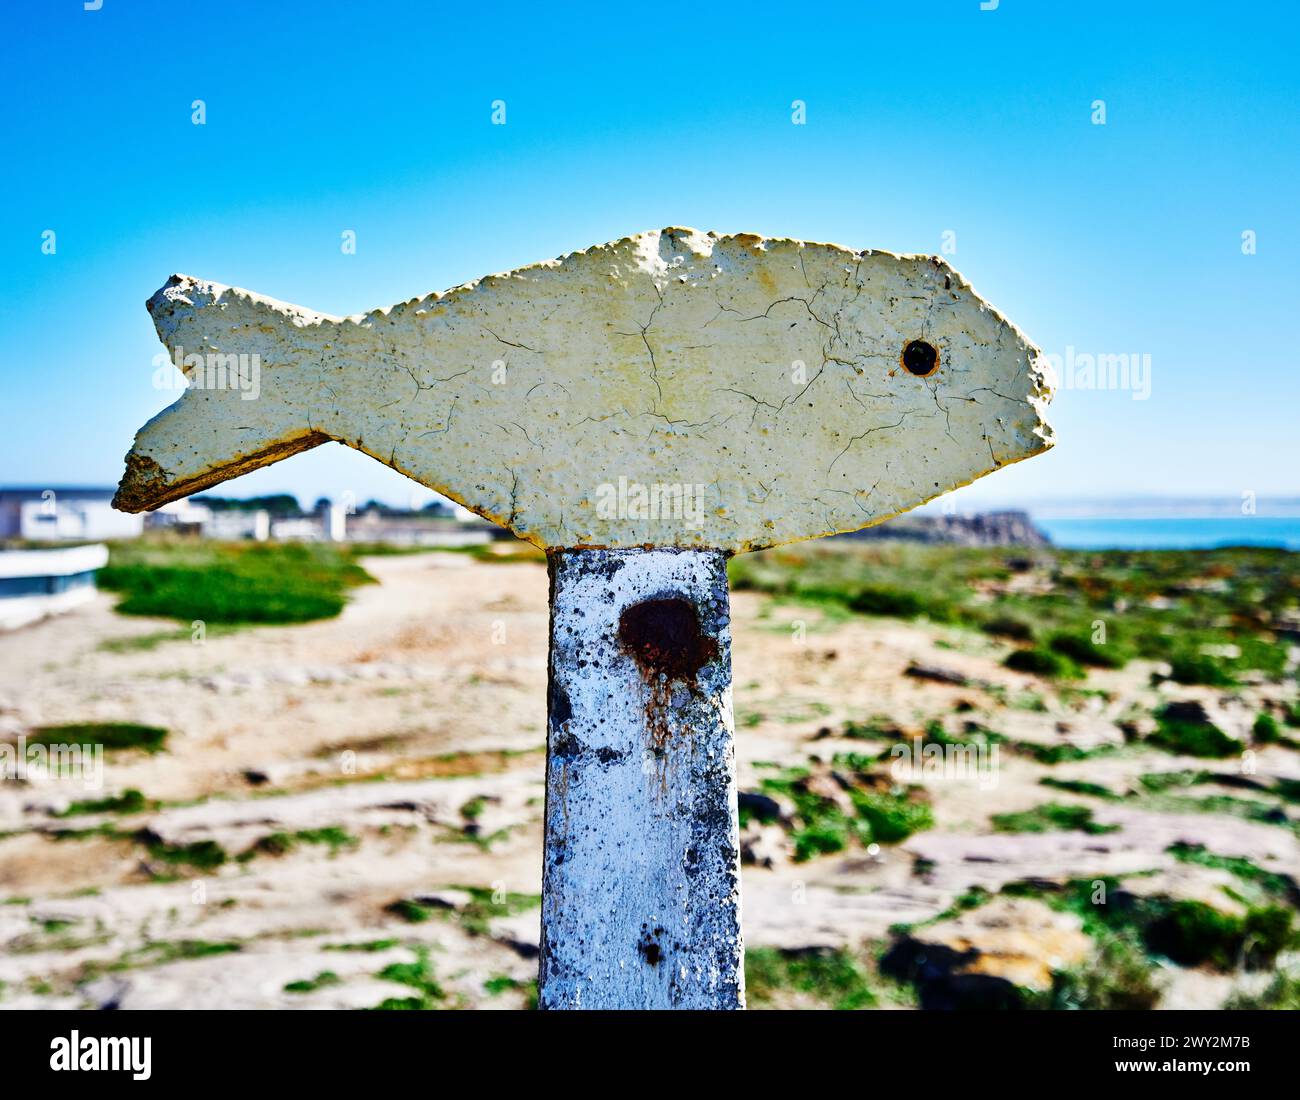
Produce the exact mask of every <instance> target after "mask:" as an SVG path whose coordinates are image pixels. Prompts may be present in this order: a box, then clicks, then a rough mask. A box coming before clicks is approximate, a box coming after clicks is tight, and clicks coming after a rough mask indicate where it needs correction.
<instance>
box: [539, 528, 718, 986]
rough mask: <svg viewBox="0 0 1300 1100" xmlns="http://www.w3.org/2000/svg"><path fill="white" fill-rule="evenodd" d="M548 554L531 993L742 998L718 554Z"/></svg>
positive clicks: (565, 552)
mask: <svg viewBox="0 0 1300 1100" xmlns="http://www.w3.org/2000/svg"><path fill="white" fill-rule="evenodd" d="M550 565H551V597H552V604H551V657H550V677H551V679H550V699H549V708H548V709H549V730H548V739H547V764H546V773H547V774H546V780H547V782H546V791H547V795H546V847H545V863H544V869H543V878H542V950H541V973H540V989H539V1001H540V1004H541V1006H542V1007H543V1008H715V1009H717V1008H741V1007H743V1004H744V976H743V970H742V966H741V960H742V950H741V939H740V912H739V909H740V879H739V855H738V836H737V824H736V787H735V760H734V750H733V743H732V729H733V723H732V712H731V639H730V629H729V620H728V601H727V573H726V559H725V556H724V555H723V554H721V553H719V552H717V551H711V550H708V551H702V550H671V549H659V550H574V551H561V552H557V553H553V554H552V555H551V558H550Z"/></svg>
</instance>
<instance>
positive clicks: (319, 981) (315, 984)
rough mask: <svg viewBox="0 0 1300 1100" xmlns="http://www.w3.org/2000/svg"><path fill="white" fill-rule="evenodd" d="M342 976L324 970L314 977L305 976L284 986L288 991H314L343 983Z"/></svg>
mask: <svg viewBox="0 0 1300 1100" xmlns="http://www.w3.org/2000/svg"><path fill="white" fill-rule="evenodd" d="M342 982H343V979H342V978H340V977H339V976H338V975H337V974H335V973H334V971H332V970H322V971H321V972H320V973H319V974H317V975H316V977H314V978H304V979H302V980H301V981H297V982H290V983H289V984H288V985H286V986H285V987H284V991H285V992H286V993H314V992H315V991H316V990H318V989H325V988H327V987H328V986H331V985H340V984H342Z"/></svg>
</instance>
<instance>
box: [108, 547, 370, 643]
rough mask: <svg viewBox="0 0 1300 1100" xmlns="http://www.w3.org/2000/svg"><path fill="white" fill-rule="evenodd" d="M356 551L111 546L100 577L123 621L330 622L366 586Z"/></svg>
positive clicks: (364, 574) (363, 571) (309, 548)
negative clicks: (115, 598)
mask: <svg viewBox="0 0 1300 1100" xmlns="http://www.w3.org/2000/svg"><path fill="white" fill-rule="evenodd" d="M373 580H374V578H373V577H371V576H370V574H368V573H367V572H366V571H365V570H364V569H363V568H362V567H361V566H360V565H359V564H358V563H357V561H356V554H355V551H353V550H352V549H350V548H348V547H345V546H338V545H335V544H332V543H297V542H293V543H291V542H283V543H257V542H250V543H242V542H240V543H217V542H203V543H177V542H170V541H164V540H154V539H142V540H134V541H132V542H120V543H115V544H113V546H112V547H111V555H110V558H109V563H108V565H107V566H105V567H104V568H103V569H101V570H100V571H99V575H98V583H99V586H100V587H101V588H105V589H108V590H109V591H113V592H120V593H121V594H122V599H121V601H120V602H119V603H118V605H117V610H118V611H119V612H121V613H122V614H124V615H155V616H161V617H163V618H171V619H180V620H182V621H184V622H187V623H188V622H192V621H194V620H201V621H203V622H204V623H208V624H256V623H302V622H311V621H313V620H315V619H328V618H333V617H334V616H335V615H337V614H338V613H339V612H340V611H342V610H343V606H344V604H345V603H346V602H347V594H348V591H349V590H350V589H351V588H353V587H355V586H357V585H360V584H366V583H369V582H372V581H373Z"/></svg>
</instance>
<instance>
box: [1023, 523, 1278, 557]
mask: <svg viewBox="0 0 1300 1100" xmlns="http://www.w3.org/2000/svg"><path fill="white" fill-rule="evenodd" d="M1033 522H1034V525H1035V526H1036V527H1038V528H1039V529H1040V530H1042V531H1043V532H1044V533H1045V534H1046V535H1047V537H1048V538H1050V539H1051V540H1052V543H1053V544H1054V545H1056V546H1060V547H1062V548H1063V549H1073V550H1208V549H1212V548H1214V547H1218V546H1278V547H1284V548H1286V549H1288V550H1300V516H1260V515H1253V516H1249V515H1247V516H1243V515H1240V514H1238V515H1236V516H1178V515H1167V516H1150V515H1148V516H1073V517H1071V516H1063V517H1048V518H1045V517H1042V516H1039V515H1034V516H1033Z"/></svg>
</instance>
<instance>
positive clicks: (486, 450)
mask: <svg viewBox="0 0 1300 1100" xmlns="http://www.w3.org/2000/svg"><path fill="white" fill-rule="evenodd" d="M149 309H150V312H151V313H152V314H153V317H154V320H155V323H156V325H157V328H158V334H159V336H160V338H161V339H162V340H163V342H164V343H165V344H166V345H167V347H168V348H169V349H170V350H171V351H172V352H173V354H183V355H185V356H188V355H201V356H208V355H211V354H213V353H218V352H220V353H225V354H227V355H239V356H252V355H256V356H257V357H258V359H257V361H258V363H259V368H260V372H261V374H260V379H259V385H258V397H257V398H256V399H255V400H249V399H247V398H248V391H241V390H239V389H237V388H225V389H220V388H218V389H190V390H188V391H187V392H186V393H185V394H184V395H183V397H182V398H181V400H180V401H178V402H177V403H176V404H175V405H173V406H172V407H171V408H169V409H166V410H164V411H163V412H162V413H161V414H159V415H158V416H157V417H155V418H154V419H153V420H152V421H150V423H149V424H147V425H146V426H145V427H144V429H143V430H142V431H141V432H140V434H139V435H138V436H137V438H136V443H135V447H134V448H133V450H132V452H131V454H130V455H129V456H128V470H127V475H126V477H125V478H124V480H123V483H122V488H121V490H120V492H119V496H118V504H119V506H120V507H123V508H126V509H129V510H134V511H138V510H140V509H142V508H152V507H157V506H158V505H159V504H161V503H163V502H165V501H167V500H170V499H175V498H176V497H179V496H184V495H187V494H188V493H191V492H195V491H197V490H198V489H202V488H206V487H208V486H210V485H213V484H216V483H218V482H220V481H223V480H225V479H226V478H229V477H233V476H236V475H238V474H240V473H244V472H246V471H247V470H250V469H255V468H256V467H258V466H262V465H266V464H267V463H269V462H273V461H276V460H277V459H279V458H283V457H286V456H287V455H289V454H293V453H295V452H297V451H300V450H304V449H306V448H308V447H314V446H317V445H319V444H320V443H323V442H327V441H329V440H331V439H334V440H339V441H341V442H343V443H346V444H347V445H349V446H351V447H355V448H357V449H358V450H362V451H364V452H365V453H367V454H370V455H373V456H374V457H375V458H377V459H379V460H380V461H382V462H385V463H387V464H388V465H390V466H392V467H393V468H394V469H397V470H400V471H402V472H403V473H406V474H409V475H410V476H411V477H413V478H414V479H415V480H416V481H419V482H420V483H422V484H424V485H427V486H429V487H430V488H433V489H436V490H438V491H439V492H441V493H444V494H445V495H447V496H450V497H452V498H454V499H456V500H458V501H460V502H462V503H463V504H465V505H466V506H467V507H469V508H471V509H473V510H474V511H476V512H478V513H480V514H482V515H484V516H486V517H488V518H489V519H492V520H495V521H497V522H499V523H502V524H504V525H505V526H508V527H509V528H510V529H511V530H513V531H514V532H515V533H516V534H518V535H520V536H521V537H522V538H525V539H528V540H529V541H530V542H533V543H535V544H537V545H538V546H544V547H574V546H638V545H656V546H699V547H715V548H718V549H724V550H730V551H739V550H750V549H756V548H758V547H761V546H768V545H776V544H780V543H785V542H791V541H795V540H798V539H805V538H813V537H816V536H818V535H824V534H829V533H832V532H837V531H850V530H856V529H858V528H860V527H865V526H869V525H871V524H873V523H878V522H880V521H881V520H883V519H887V518H889V517H890V516H892V515H895V514H897V513H899V512H903V511H906V510H907V509H909V508H913V507H915V506H916V505H918V504H920V503H922V502H924V501H926V500H929V499H931V498H932V497H935V496H938V495H940V494H941V493H944V492H947V491H949V490H950V489H953V488H955V487H957V486H959V485H963V484H965V483H967V482H969V481H972V480H974V479H975V478H978V477H981V476H983V475H984V474H987V473H989V472H991V471H992V470H995V469H997V468H999V467H1000V466H1005V465H1007V464H1008V463H1012V462H1016V461H1019V460H1020V459H1023V458H1026V457H1028V456H1030V455H1033V454H1037V453H1038V452H1040V451H1042V450H1045V449H1046V448H1047V447H1049V446H1051V443H1052V435H1051V429H1050V428H1049V427H1048V425H1047V424H1046V422H1045V421H1044V419H1043V415H1042V413H1043V409H1044V406H1045V404H1046V401H1047V399H1048V397H1049V393H1050V383H1049V381H1048V378H1047V376H1046V373H1045V371H1044V369H1043V368H1041V367H1040V366H1039V363H1038V352H1037V350H1036V349H1035V348H1034V347H1033V346H1031V345H1030V343H1029V342H1028V340H1027V339H1026V338H1025V337H1024V336H1023V335H1022V334H1021V333H1020V332H1019V330H1018V329H1016V328H1015V326H1014V325H1012V324H1011V323H1010V322H1009V321H1007V320H1006V319H1005V318H1003V317H1002V316H1001V314H999V313H998V312H997V311H996V310H994V309H993V308H992V307H990V306H989V305H988V303H986V302H985V301H983V300H982V299H981V298H980V297H979V296H978V295H977V294H976V293H975V292H974V291H973V290H972V289H971V287H970V285H969V284H968V283H966V281H965V280H964V279H962V277H961V276H960V275H958V274H957V273H956V272H955V271H953V270H952V269H951V268H950V267H949V266H948V265H947V264H946V263H944V262H943V261H942V260H941V259H939V258H938V257H930V256H896V255H893V254H892V253H888V252H873V251H862V252H858V251H853V250H850V249H846V248H841V247H839V246H837V245H828V244H812V243H807V242H803V241H794V240H784V239H765V238H762V237H757V236H753V235H748V234H742V235H738V236H729V237H719V236H716V235H714V234H706V233H700V232H697V231H696V230H691V229H666V230H663V231H662V232H660V231H654V232H650V233H641V234H638V235H636V236H632V237H626V238H624V239H623V240H620V241H615V242H613V243H611V244H606V245H601V246H597V247H593V248H589V249H586V250H584V251H581V252H575V253H571V254H569V255H567V256H564V257H562V258H560V259H558V260H553V261H549V262H547V263H541V264H537V265H534V266H532V267H526V268H521V269H519V270H517V271H514V272H511V273H509V274H505V275H492V276H488V277H487V278H484V279H481V280H479V281H478V282H475V283H470V284H466V285H465V286H462V287H458V288H456V289H454V290H451V291H448V292H447V293H445V294H430V295H427V296H425V297H423V298H418V299H413V300H411V301H409V302H406V303H404V304H402V305H397V306H394V307H392V308H391V309H388V310H375V311H373V312H371V313H368V314H365V315H363V316H357V317H351V318H347V319H338V318H333V317H329V316H326V315H324V314H321V313H315V312H313V311H311V310H307V309H303V308H302V307H299V306H291V305H286V304H285V303H283V302H277V301H273V300H271V299H269V298H264V297H261V296H259V295H256V294H252V293H250V292H248V291H244V290H238V289H235V288H231V287H226V286H222V285H220V284H217V283H211V282H205V281H202V280H198V279H192V278H189V277H187V276H173V278H172V279H171V280H170V281H169V282H168V284H167V285H166V286H165V287H163V289H162V290H160V291H159V292H158V293H157V294H155V295H154V296H153V298H152V299H150V302H149ZM913 342H919V343H922V344H924V345H926V346H927V347H928V348H930V349H932V350H933V352H934V353H935V356H936V363H935V369H934V370H933V372H932V373H929V374H927V375H926V376H924V377H918V376H917V375H916V374H914V373H911V372H909V370H908V369H906V368H905V367H904V365H903V363H902V356H903V352H904V349H905V348H906V347H907V346H908V345H909V344H911V343H913ZM620 478H621V479H624V480H625V482H628V483H632V484H634V485H639V486H643V487H645V488H646V489H647V490H651V489H653V487H655V486H660V487H668V490H669V492H670V493H671V492H673V491H674V490H675V489H676V491H680V488H681V487H686V486H689V487H692V488H693V487H695V486H699V487H700V493H701V498H702V501H703V507H702V509H701V510H700V511H697V512H694V513H692V514H685V512H684V510H683V509H680V508H678V509H674V508H672V507H668V508H660V509H650V510H649V512H650V514H646V511H645V510H642V509H638V508H630V509H629V508H623V509H621V510H620V511H618V512H616V513H615V514H609V512H608V510H607V509H602V508H600V507H598V503H599V498H600V496H601V487H602V486H609V485H616V484H618V483H619V481H620Z"/></svg>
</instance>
